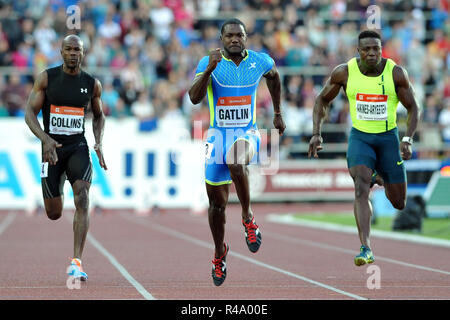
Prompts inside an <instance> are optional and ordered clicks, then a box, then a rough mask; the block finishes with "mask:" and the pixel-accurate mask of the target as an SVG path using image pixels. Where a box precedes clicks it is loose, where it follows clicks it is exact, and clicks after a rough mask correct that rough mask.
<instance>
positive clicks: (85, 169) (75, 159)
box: [41, 141, 92, 199]
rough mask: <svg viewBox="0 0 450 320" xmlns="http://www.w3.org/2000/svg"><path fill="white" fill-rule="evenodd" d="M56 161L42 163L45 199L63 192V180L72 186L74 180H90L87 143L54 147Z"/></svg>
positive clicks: (89, 157) (90, 171) (89, 159)
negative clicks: (53, 163)
mask: <svg viewBox="0 0 450 320" xmlns="http://www.w3.org/2000/svg"><path fill="white" fill-rule="evenodd" d="M56 154H57V155H58V162H56V164H55V165H50V164H49V163H48V162H44V163H42V167H41V183H42V193H43V195H44V198H45V199H49V198H56V197H59V196H60V195H62V194H63V189H64V182H65V181H66V179H67V180H69V182H70V184H71V185H72V186H73V184H74V183H75V181H77V180H83V181H87V182H89V183H91V182H92V163H91V156H90V154H89V148H88V146H87V143H86V142H84V141H82V142H77V143H75V144H69V145H63V146H62V147H61V148H56Z"/></svg>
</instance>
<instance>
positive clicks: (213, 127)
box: [189, 19, 286, 286]
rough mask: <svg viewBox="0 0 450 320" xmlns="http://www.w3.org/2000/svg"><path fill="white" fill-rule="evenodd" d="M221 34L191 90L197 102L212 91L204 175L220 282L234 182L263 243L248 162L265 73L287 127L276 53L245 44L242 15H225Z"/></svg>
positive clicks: (252, 241)
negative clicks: (253, 206)
mask: <svg viewBox="0 0 450 320" xmlns="http://www.w3.org/2000/svg"><path fill="white" fill-rule="evenodd" d="M220 39H221V41H222V44H223V50H222V49H220V48H217V49H215V50H212V51H211V52H210V53H209V55H208V56H205V57H203V58H202V59H201V60H200V62H199V64H198V67H197V70H196V75H195V78H194V81H193V84H192V86H191V88H190V90H189V96H190V98H191V101H192V102H193V103H194V104H197V103H199V102H200V101H201V100H202V99H203V98H204V97H205V96H207V100H208V105H209V111H210V127H209V130H208V137H207V140H206V145H205V148H206V151H205V155H206V160H205V162H206V164H205V179H206V190H207V193H208V198H209V209H208V219H209V225H210V228H211V232H212V235H213V239H214V244H215V256H214V260H213V269H212V278H213V281H214V284H215V285H216V286H219V285H221V284H222V283H223V281H224V280H225V277H226V262H225V260H226V255H227V253H228V251H229V246H228V244H226V243H225V242H224V237H225V207H226V204H227V202H228V194H229V186H230V184H231V183H232V182H234V184H235V187H236V192H237V194H238V198H239V201H240V203H241V206H242V224H243V225H244V229H245V239H246V242H247V246H248V248H249V250H250V251H251V252H256V251H258V249H259V247H260V245H261V232H260V230H259V227H258V225H256V223H255V217H254V214H253V212H252V210H251V208H250V192H249V183H248V169H247V165H248V164H250V163H252V162H255V161H256V158H257V153H258V151H259V144H260V135H259V131H258V127H257V125H256V103H255V100H256V91H257V88H258V85H259V81H260V80H261V77H265V78H266V82H267V86H268V88H269V91H270V95H271V97H272V101H273V107H274V120H273V124H274V126H275V128H277V129H278V130H279V132H280V134H282V133H283V131H284V129H285V127H286V126H285V124H284V121H283V119H282V117H281V111H280V95H281V83H280V76H279V74H278V71H277V69H276V66H275V63H274V61H273V59H272V58H271V57H270V56H269V55H267V54H265V53H258V52H255V51H252V50H247V49H246V48H245V45H246V42H247V32H246V29H245V25H244V24H243V23H242V22H241V21H240V20H238V19H229V20H227V21H225V22H224V23H223V25H222V28H221V36H220Z"/></svg>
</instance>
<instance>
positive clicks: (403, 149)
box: [400, 141, 412, 160]
mask: <svg viewBox="0 0 450 320" xmlns="http://www.w3.org/2000/svg"><path fill="white" fill-rule="evenodd" d="M400 155H401V156H402V159H403V160H409V159H411V156H412V148H411V145H410V144H409V143H407V142H403V141H402V142H400Z"/></svg>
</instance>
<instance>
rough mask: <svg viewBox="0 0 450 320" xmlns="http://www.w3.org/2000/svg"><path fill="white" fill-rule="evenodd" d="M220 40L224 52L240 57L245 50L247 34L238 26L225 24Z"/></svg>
mask: <svg viewBox="0 0 450 320" xmlns="http://www.w3.org/2000/svg"><path fill="white" fill-rule="evenodd" d="M220 39H221V40H222V43H223V48H224V50H225V51H227V52H228V53H229V54H230V55H240V54H241V53H242V51H244V50H245V44H246V42H247V33H246V32H245V30H244V27H243V26H242V25H240V24H227V25H226V26H225V27H224V29H223V34H222V36H221V37H220Z"/></svg>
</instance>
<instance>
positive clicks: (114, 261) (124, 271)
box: [87, 234, 156, 300]
mask: <svg viewBox="0 0 450 320" xmlns="http://www.w3.org/2000/svg"><path fill="white" fill-rule="evenodd" d="M87 239H88V240H89V241H90V242H91V243H92V245H93V246H94V247H95V248H96V249H97V250H98V251H100V253H101V254H103V255H104V256H105V257H106V258H107V259H108V260H109V262H111V264H112V265H113V266H114V267H115V268H116V269H117V270H118V271H119V272H120V273H121V274H122V275H123V276H124V278H125V279H127V281H128V282H129V283H131V284H132V285H133V287H135V288H136V290H137V291H138V292H139V293H140V294H141V295H142V296H143V297H144V298H145V299H146V300H156V299H155V297H153V296H152V295H151V294H150V292H148V291H147V290H145V288H144V286H142V285H141V284H140V283H139V282H137V281H136V279H134V278H133V276H132V275H131V274H130V273H129V272H128V271H127V269H125V268H124V266H122V265H121V264H120V263H119V261H117V259H116V258H115V257H114V256H113V255H112V254H111V253H109V252H108V250H106V249H105V247H103V246H102V245H101V244H100V242H98V241H97V240H96V239H95V238H94V237H93V236H92V235H90V234H88V236H87Z"/></svg>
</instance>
